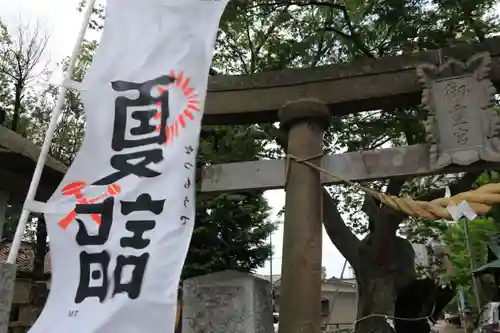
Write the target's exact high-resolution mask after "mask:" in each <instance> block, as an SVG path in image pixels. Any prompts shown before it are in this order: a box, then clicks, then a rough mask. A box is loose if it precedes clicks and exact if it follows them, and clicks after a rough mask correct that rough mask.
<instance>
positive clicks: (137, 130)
mask: <svg viewBox="0 0 500 333" xmlns="http://www.w3.org/2000/svg"><path fill="white" fill-rule="evenodd" d="M173 82H175V78H173V77H171V76H168V75H163V76H160V77H158V78H156V79H153V80H149V81H145V82H141V83H135V82H127V81H115V82H112V83H111V87H112V89H113V90H114V91H116V92H127V91H137V92H138V93H139V97H138V98H137V99H130V98H128V97H126V96H119V97H117V98H116V100H115V119H114V124H113V138H112V141H111V148H112V149H113V150H114V151H116V152H121V151H122V150H124V149H130V148H137V147H145V146H148V145H152V144H156V145H160V144H163V143H165V140H166V132H165V131H166V127H167V120H168V117H169V114H170V110H169V102H168V99H169V93H168V89H162V90H161V92H160V91H158V93H157V95H158V96H156V95H154V94H152V92H153V91H154V89H153V88H155V87H158V86H164V85H168V84H171V83H173ZM158 105H159V106H160V113H158ZM134 109H135V110H134ZM130 110H133V111H131V118H133V119H135V120H137V121H139V123H140V124H139V126H137V127H133V128H131V129H130V134H131V135H132V136H134V137H138V136H144V135H147V134H153V133H156V128H157V126H155V125H151V120H152V119H153V118H154V117H155V116H156V115H158V114H159V115H160V124H159V129H160V130H159V131H158V134H155V135H153V136H149V137H146V138H140V139H127V138H126V137H127V135H126V134H127V133H126V129H127V127H128V126H127V124H128V123H129V122H128V112H129V111H130ZM161 161H163V150H162V148H161V147H158V146H156V147H154V146H152V147H149V148H148V149H146V150H140V151H138V152H137V151H136V152H133V153H124V154H116V155H114V156H112V157H111V160H110V164H111V166H112V167H113V168H114V169H115V170H116V172H114V173H112V174H110V175H108V176H106V177H104V178H101V179H99V180H97V181H96V182H94V183H93V185H109V184H111V183H114V182H117V181H119V180H120V179H122V178H125V177H127V176H129V175H135V176H137V177H141V178H142V177H144V178H154V177H157V176H159V175H160V173H159V172H157V171H155V170H152V169H151V168H150V167H149V166H150V164H158V163H159V162H161Z"/></svg>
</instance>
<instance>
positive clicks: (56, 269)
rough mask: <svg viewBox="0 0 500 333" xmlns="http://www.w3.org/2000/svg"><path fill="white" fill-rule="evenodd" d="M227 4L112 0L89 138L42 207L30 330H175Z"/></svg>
mask: <svg viewBox="0 0 500 333" xmlns="http://www.w3.org/2000/svg"><path fill="white" fill-rule="evenodd" d="M227 2H228V0H141V1H137V0H107V5H106V22H105V27H104V30H103V34H102V38H101V42H100V46H99V49H98V50H97V53H96V55H95V56H94V59H93V63H92V65H91V67H90V68H89V71H88V72H87V75H86V76H85V79H84V81H83V83H82V90H81V96H82V100H83V103H84V107H85V113H86V133H85V139H84V141H83V144H82V147H81V149H80V151H79V153H78V154H77V156H76V158H75V160H74V162H73V164H72V166H71V167H70V168H69V170H68V172H67V173H66V175H65V177H64V179H63V181H62V183H61V184H60V186H59V188H58V189H57V190H56V192H55V193H54V195H53V196H52V197H51V198H50V200H49V202H48V203H47V206H46V207H47V210H46V214H45V215H46V221H47V227H48V233H49V238H50V250H51V251H50V254H51V268H52V282H51V291H50V294H49V298H48V300H47V303H46V305H45V308H44V310H43V312H42V314H41V315H40V317H39V319H38V321H37V322H36V323H35V325H34V326H33V328H32V329H31V330H30V331H29V332H30V333H68V332H71V333H137V332H148V333H160V332H161V333H173V331H174V323H175V314H176V300H177V286H178V283H179V279H180V274H181V270H182V266H183V264H184V260H185V257H186V253H187V249H188V246H189V242H190V239H191V233H192V231H193V226H194V207H195V205H194V203H195V197H194V195H195V194H194V193H195V192H194V183H195V180H194V177H195V165H196V153H197V149H198V140H199V133H200V127H201V119H202V114H203V108H204V104H205V97H206V89H207V78H208V71H209V68H210V63H211V60H212V59H211V58H212V52H213V47H214V42H215V37H216V33H217V29H218V25H219V20H220V17H221V15H222V12H223V11H224V8H225V6H226V4H227Z"/></svg>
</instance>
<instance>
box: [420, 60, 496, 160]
mask: <svg viewBox="0 0 500 333" xmlns="http://www.w3.org/2000/svg"><path fill="white" fill-rule="evenodd" d="M490 64H491V59H490V56H489V53H480V54H477V55H475V56H473V57H472V58H470V59H469V61H467V63H463V62H460V61H457V60H455V59H450V60H448V61H447V62H445V63H444V64H443V65H441V66H439V67H436V66H434V65H432V64H423V65H421V66H419V67H418V68H417V76H418V78H419V82H420V83H421V85H422V86H423V94H422V103H423V104H424V106H425V107H426V108H427V110H429V117H428V120H427V124H426V129H427V134H428V136H427V139H428V141H429V144H430V154H429V159H430V163H431V165H432V167H435V168H443V167H446V166H448V165H451V164H457V165H469V164H471V163H474V162H477V161H479V160H484V161H489V162H498V161H500V118H499V117H498V115H497V113H496V111H495V110H493V108H492V107H493V100H494V95H495V87H494V86H493V84H492V82H491V81H490V80H489V79H488V73H489V70H490Z"/></svg>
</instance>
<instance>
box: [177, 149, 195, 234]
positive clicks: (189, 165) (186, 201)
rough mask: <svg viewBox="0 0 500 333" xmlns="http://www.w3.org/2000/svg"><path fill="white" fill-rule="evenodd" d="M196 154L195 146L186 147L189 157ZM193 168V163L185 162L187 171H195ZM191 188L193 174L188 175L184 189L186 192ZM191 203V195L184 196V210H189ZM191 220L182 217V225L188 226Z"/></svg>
mask: <svg viewBox="0 0 500 333" xmlns="http://www.w3.org/2000/svg"><path fill="white" fill-rule="evenodd" d="M194 152H195V149H194V148H193V146H186V147H185V154H186V155H187V156H190V155H191V154H193V153H194ZM193 168H194V165H193V163H191V162H185V163H184V169H185V170H188V171H192V170H193ZM190 173H192V172H190ZM191 186H192V183H191V174H190V175H188V176H187V177H186V179H185V180H184V188H185V189H186V190H189V189H191ZM190 202H191V201H190V199H189V195H185V196H184V201H183V204H184V208H185V209H187V208H188V205H189V203H190ZM186 215H188V214H186ZM189 220H190V218H189V217H188V216H185V215H182V216H181V217H180V221H181V224H182V225H185V224H186V223H187V222H188V221H189Z"/></svg>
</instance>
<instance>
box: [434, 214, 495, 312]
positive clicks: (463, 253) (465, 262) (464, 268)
mask: <svg viewBox="0 0 500 333" xmlns="http://www.w3.org/2000/svg"><path fill="white" fill-rule="evenodd" d="M464 223H465V222H464V221H460V222H458V223H457V224H454V225H452V226H450V227H448V229H447V230H446V231H445V232H444V234H443V241H444V242H445V243H446V244H448V247H449V249H450V259H451V261H452V263H453V267H454V272H453V276H451V277H448V276H446V278H449V279H452V280H453V281H454V282H455V283H457V284H458V285H460V286H462V287H463V290H464V294H465V296H466V302H467V305H468V306H469V307H470V308H471V309H473V310H474V311H477V309H476V301H475V299H474V289H473V284H472V270H471V267H470V262H469V254H468V250H467V245H466V244H467V243H466V237H465V229H464ZM497 232H498V229H497V226H496V225H495V223H494V221H493V219H492V218H477V219H475V220H474V221H473V222H469V242H470V245H471V250H472V253H473V260H474V262H475V263H476V268H478V267H480V266H482V265H484V264H486V262H487V261H486V260H487V247H486V245H487V244H488V243H489V242H490V239H491V238H492V237H493V236H494V235H495V234H496V233H497ZM491 282H492V281H491V279H490V278H489V277H487V276H485V277H484V278H483V283H482V284H481V285H482V287H483V288H482V293H481V299H482V300H483V302H484V301H488V300H489V297H490V296H491V293H492V289H491V288H492V285H491Z"/></svg>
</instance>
